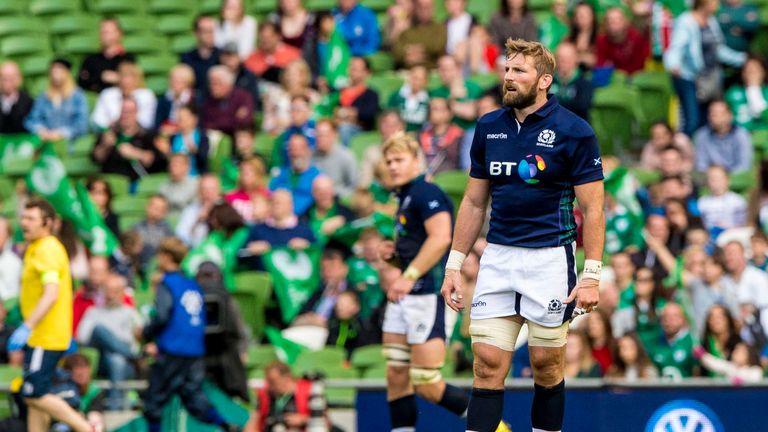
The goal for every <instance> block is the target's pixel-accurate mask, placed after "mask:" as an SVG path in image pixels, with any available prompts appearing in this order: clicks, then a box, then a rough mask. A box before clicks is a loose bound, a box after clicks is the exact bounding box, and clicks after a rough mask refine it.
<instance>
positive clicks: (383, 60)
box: [366, 51, 395, 74]
mask: <svg viewBox="0 0 768 432" xmlns="http://www.w3.org/2000/svg"><path fill="white" fill-rule="evenodd" d="M366 58H367V59H368V61H369V62H370V63H371V72H372V73H374V74H376V73H379V72H386V71H391V70H394V69H395V61H394V60H393V59H392V54H390V53H388V52H384V51H377V52H375V53H373V54H371V55H369V56H368V57H366Z"/></svg>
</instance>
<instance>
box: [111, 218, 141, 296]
mask: <svg viewBox="0 0 768 432" xmlns="http://www.w3.org/2000/svg"><path fill="white" fill-rule="evenodd" d="M142 209H143V207H142ZM144 219H145V216H144V214H143V210H142V214H138V213H128V214H121V215H120V219H118V229H119V230H120V232H121V233H123V232H126V231H130V230H131V229H133V227H135V226H136V224H137V223H139V222H141V221H143V220H144ZM139 291H142V290H137V292H139ZM137 305H138V303H137Z"/></svg>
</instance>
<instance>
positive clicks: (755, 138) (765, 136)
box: [752, 130, 768, 160]
mask: <svg viewBox="0 0 768 432" xmlns="http://www.w3.org/2000/svg"><path fill="white" fill-rule="evenodd" d="M752 147H754V149H755V153H757V154H758V156H762V159H763V160H768V130H756V131H754V132H752Z"/></svg>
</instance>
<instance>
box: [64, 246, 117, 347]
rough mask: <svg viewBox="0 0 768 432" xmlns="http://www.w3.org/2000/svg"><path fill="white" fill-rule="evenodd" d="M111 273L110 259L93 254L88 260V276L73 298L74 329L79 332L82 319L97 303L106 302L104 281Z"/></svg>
mask: <svg viewBox="0 0 768 432" xmlns="http://www.w3.org/2000/svg"><path fill="white" fill-rule="evenodd" d="M108 275H109V260H108V259H107V258H106V257H102V256H96V255H94V256H92V257H90V259H89V260H88V278H87V279H86V280H85V282H83V284H82V285H81V286H80V288H79V289H78V290H77V291H75V293H74V296H73V300H72V330H73V332H74V333H75V334H77V329H78V328H79V327H80V320H81V319H82V318H83V316H84V315H85V312H87V311H88V309H90V308H91V307H92V306H94V305H95V304H99V305H100V306H101V305H103V304H104V282H106V280H107V276H108Z"/></svg>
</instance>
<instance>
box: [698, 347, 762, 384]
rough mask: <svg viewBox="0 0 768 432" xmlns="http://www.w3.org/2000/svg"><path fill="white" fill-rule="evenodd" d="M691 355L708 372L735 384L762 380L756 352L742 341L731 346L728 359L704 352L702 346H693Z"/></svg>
mask: <svg viewBox="0 0 768 432" xmlns="http://www.w3.org/2000/svg"><path fill="white" fill-rule="evenodd" d="M693 355H694V356H695V357H696V358H698V359H699V361H700V362H701V365H702V366H704V367H705V368H706V369H707V370H708V371H710V373H715V374H717V376H724V377H726V378H728V379H730V380H731V382H733V383H734V384H735V385H740V384H743V383H756V382H760V381H762V380H763V368H761V367H760V362H759V359H758V357H757V354H756V353H755V350H753V349H752V347H750V346H749V345H747V344H746V343H744V342H738V343H737V344H736V345H735V346H734V347H733V352H732V353H731V356H730V359H729V360H730V361H729V360H725V359H722V358H719V357H716V356H714V355H712V354H710V353H708V352H706V350H705V349H704V348H702V347H696V348H694V350H693Z"/></svg>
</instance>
